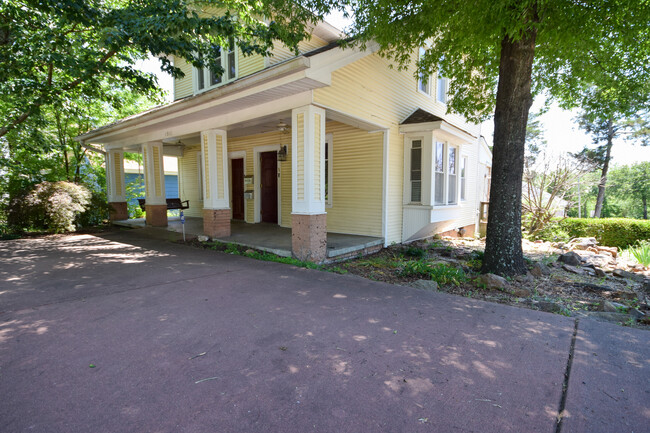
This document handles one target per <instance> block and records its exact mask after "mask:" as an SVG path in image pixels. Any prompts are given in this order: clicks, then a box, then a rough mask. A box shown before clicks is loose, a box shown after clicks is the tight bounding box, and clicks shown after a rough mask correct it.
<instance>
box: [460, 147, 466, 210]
mask: <svg viewBox="0 0 650 433" xmlns="http://www.w3.org/2000/svg"><path fill="white" fill-rule="evenodd" d="M466 183H467V157H466V156H464V157H462V158H461V159H460V199H461V200H465V185H466Z"/></svg>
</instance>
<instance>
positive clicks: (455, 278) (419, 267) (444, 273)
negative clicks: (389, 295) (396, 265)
mask: <svg viewBox="0 0 650 433" xmlns="http://www.w3.org/2000/svg"><path fill="white" fill-rule="evenodd" d="M400 275H402V276H405V277H421V278H428V279H430V280H433V281H435V282H436V283H438V284H455V285H456V286H457V285H459V284H460V283H463V282H465V281H467V275H465V272H463V270H462V269H458V268H454V267H452V266H447V265H444V264H442V263H439V264H437V265H432V264H431V263H429V262H428V261H426V260H422V259H421V260H409V261H407V262H404V265H403V266H402V269H401V270H400Z"/></svg>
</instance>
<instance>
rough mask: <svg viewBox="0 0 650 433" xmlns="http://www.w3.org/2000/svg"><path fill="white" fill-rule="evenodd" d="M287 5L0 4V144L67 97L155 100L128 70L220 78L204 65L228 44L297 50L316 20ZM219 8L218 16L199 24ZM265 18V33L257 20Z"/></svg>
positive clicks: (180, 0) (24, 0)
mask: <svg viewBox="0 0 650 433" xmlns="http://www.w3.org/2000/svg"><path fill="white" fill-rule="evenodd" d="M291 6H292V3H291V2H289V1H287V0H267V1H264V2H260V1H256V0H220V1H216V0H212V1H211V0H197V1H190V0H65V1H60V0H11V1H8V2H1V3H0V70H1V71H2V80H0V137H2V136H4V135H6V134H7V133H8V132H9V131H10V130H11V129H13V128H15V127H17V126H18V125H21V124H22V123H24V122H25V121H26V120H27V119H29V118H30V117H31V116H34V115H37V114H39V112H40V111H41V109H42V108H43V107H46V106H50V105H57V104H58V105H65V104H64V103H63V102H64V100H65V98H66V96H67V95H68V94H69V93H70V92H73V91H74V92H78V93H79V94H80V95H83V96H84V97H86V98H88V99H102V100H107V99H108V98H110V96H109V95H107V94H106V86H105V85H104V83H106V82H109V83H119V84H120V85H121V86H122V87H126V88H128V89H131V90H132V91H134V92H138V93H142V94H152V93H155V92H157V88H156V80H155V77H154V76H153V75H150V74H145V73H142V72H140V71H138V70H136V69H134V68H133V66H132V65H133V64H134V63H135V61H136V60H138V59H143V58H147V57H148V56H150V55H152V56H156V57H159V58H160V60H161V62H162V70H163V71H166V72H168V73H170V74H171V75H173V76H174V77H180V76H182V72H181V70H180V69H178V68H176V67H175V66H174V65H173V63H172V62H171V60H170V57H167V56H172V55H173V56H178V57H181V58H185V59H187V60H188V61H190V62H191V63H192V64H193V65H194V66H197V67H204V66H209V67H211V68H213V69H215V70H218V71H220V70H221V69H222V68H221V65H217V64H215V63H214V62H215V56H213V55H211V54H212V53H214V52H215V50H217V49H218V46H226V45H228V44H229V42H230V41H231V40H235V41H236V42H237V44H238V46H239V48H240V49H241V50H242V51H243V52H244V54H253V53H259V54H267V53H268V52H269V50H270V49H271V48H272V47H273V42H274V41H280V42H282V43H284V44H286V45H287V46H289V47H290V48H292V49H294V50H297V43H298V42H299V41H300V40H301V39H303V38H304V37H305V36H306V30H305V28H306V27H305V26H306V24H305V23H306V22H307V21H308V20H309V19H312V18H314V16H313V15H312V14H311V13H310V12H309V11H308V10H307V9H304V8H298V7H291ZM215 7H216V8H222V9H224V10H227V11H229V12H226V13H225V14H224V15H223V16H214V15H211V14H203V13H201V12H202V10H204V9H205V8H213V9H212V10H214V8H215ZM265 16H272V17H273V18H274V19H273V21H271V22H270V23H268V24H267V23H266V22H264V21H263V20H261V19H259V18H258V17H265Z"/></svg>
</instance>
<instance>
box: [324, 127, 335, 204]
mask: <svg viewBox="0 0 650 433" xmlns="http://www.w3.org/2000/svg"><path fill="white" fill-rule="evenodd" d="M325 143H327V144H328V150H329V152H328V155H327V162H328V172H327V199H326V200H325V207H326V208H331V207H332V206H334V204H333V203H334V197H333V190H334V189H333V185H334V181H333V179H334V164H333V163H332V161H334V158H333V155H334V135H333V134H332V133H331V132H330V133H329V134H325ZM324 165H325V163H324V162H323V166H324ZM323 173H324V171H323Z"/></svg>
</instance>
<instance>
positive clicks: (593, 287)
mask: <svg viewBox="0 0 650 433" xmlns="http://www.w3.org/2000/svg"><path fill="white" fill-rule="evenodd" d="M572 285H573V287H576V288H578V289H582V290H585V291H587V292H592V293H601V294H602V293H605V294H608V293H610V294H611V292H614V289H612V288H611V287H607V286H599V285H598V284H591V283H573V284H572Z"/></svg>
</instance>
